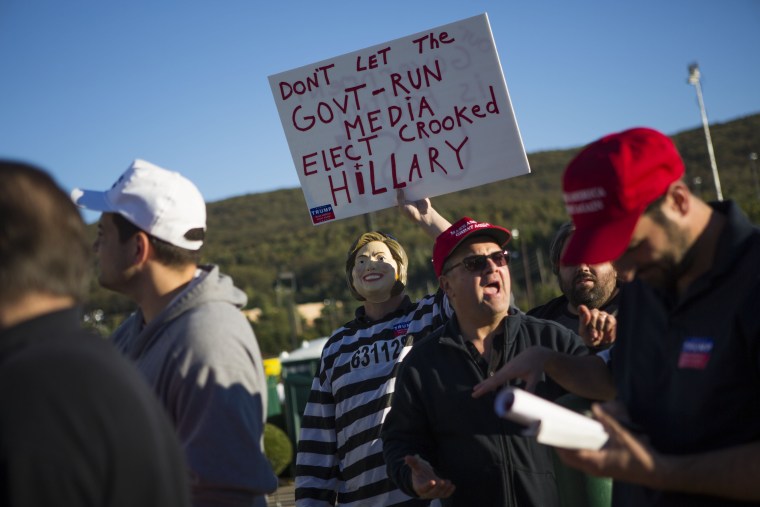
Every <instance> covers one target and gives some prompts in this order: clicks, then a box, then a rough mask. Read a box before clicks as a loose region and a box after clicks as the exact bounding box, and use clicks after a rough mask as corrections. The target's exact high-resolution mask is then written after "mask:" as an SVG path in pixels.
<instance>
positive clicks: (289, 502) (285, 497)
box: [267, 479, 296, 507]
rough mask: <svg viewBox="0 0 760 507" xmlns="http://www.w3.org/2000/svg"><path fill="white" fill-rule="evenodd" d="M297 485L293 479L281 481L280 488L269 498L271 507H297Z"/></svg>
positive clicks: (268, 503)
mask: <svg viewBox="0 0 760 507" xmlns="http://www.w3.org/2000/svg"><path fill="white" fill-rule="evenodd" d="M295 489H296V487H295V484H293V481H292V480H291V479H282V480H280V487H279V488H277V491H275V492H274V493H273V494H271V495H269V496H268V497H267V505H269V507H295V505H296V497H295Z"/></svg>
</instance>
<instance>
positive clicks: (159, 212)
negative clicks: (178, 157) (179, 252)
mask: <svg viewBox="0 0 760 507" xmlns="http://www.w3.org/2000/svg"><path fill="white" fill-rule="evenodd" d="M71 198H72V199H73V200H74V203H75V204H76V205H77V206H80V207H82V208H87V209H91V210H95V211H102V212H107V213H118V214H120V215H121V216H123V217H124V218H126V219H127V220H129V221H130V222H132V223H133V224H134V225H136V226H137V227H139V228H140V229H142V230H143V231H145V232H147V233H148V234H150V235H151V236H155V237H157V238H158V239H162V240H164V241H166V242H167V243H171V244H172V245H175V246H178V247H180V248H184V249H187V250H198V249H199V248H200V247H201V246H202V245H203V240H202V239H188V238H186V237H185V235H186V234H187V232H188V231H190V230H192V229H203V230H204V231H205V230H206V203H205V201H204V200H203V196H202V195H201V193H200V191H199V190H198V188H197V187H196V186H195V185H194V184H193V183H192V182H191V181H190V180H188V179H187V178H185V177H184V176H182V175H181V174H180V173H178V172H174V171H168V170H166V169H163V168H161V167H158V166H157V165H154V164H151V163H150V162H146V161H145V160H140V159H137V160H135V161H134V162H132V165H130V166H129V168H128V169H127V170H126V171H125V172H124V174H122V175H121V176H120V177H119V179H118V180H117V181H116V183H114V184H113V186H112V187H111V188H110V190H107V191H105V192H99V191H96V190H83V189H80V188H75V189H74V190H73V191H72V192H71Z"/></svg>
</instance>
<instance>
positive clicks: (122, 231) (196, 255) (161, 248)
mask: <svg viewBox="0 0 760 507" xmlns="http://www.w3.org/2000/svg"><path fill="white" fill-rule="evenodd" d="M113 222H114V224H115V225H116V230H117V231H118V234H119V241H120V242H122V243H124V242H125V241H127V240H128V239H129V238H131V237H132V236H134V235H135V234H137V233H138V232H145V231H143V230H142V229H140V228H139V227H137V226H136V225H135V224H133V223H132V222H130V221H129V220H127V219H126V218H124V217H123V216H122V215H119V214H118V213H113ZM200 231H201V232H203V230H202V229H200ZM196 232H197V230H196V229H191V230H190V231H188V233H187V234H185V237H187V238H188V239H203V238H202V237H201V238H193V237H190V236H191V235H196ZM145 234H146V235H147V236H148V240H149V241H150V243H151V245H153V250H154V251H155V253H156V259H157V260H158V261H159V262H160V263H161V264H163V265H165V266H174V267H182V266H187V265H188V264H198V263H199V262H200V258H201V254H200V248H199V249H198V250H188V249H186V248H180V247H178V246H175V245H172V244H171V243H168V242H166V241H164V240H162V239H158V238H157V237H155V236H152V235H150V234H148V233H147V232H145Z"/></svg>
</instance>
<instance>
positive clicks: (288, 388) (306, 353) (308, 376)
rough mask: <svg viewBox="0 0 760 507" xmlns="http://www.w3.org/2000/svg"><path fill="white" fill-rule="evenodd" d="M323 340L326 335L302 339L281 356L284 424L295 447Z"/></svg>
mask: <svg viewBox="0 0 760 507" xmlns="http://www.w3.org/2000/svg"><path fill="white" fill-rule="evenodd" d="M325 342H327V337H325V338H317V339H316V340H311V341H309V342H304V345H303V346H302V347H301V348H299V349H296V350H294V351H293V352H290V353H289V354H287V355H283V356H281V357H280V363H281V364H282V383H283V387H284V388H285V405H284V407H283V411H284V413H285V425H286V426H287V428H288V436H290V440H291V441H292V442H293V446H294V447H295V446H297V445H298V435H299V433H300V432H301V418H302V417H303V411H304V409H305V408H306V402H307V401H308V400H309V392H310V391H311V383H312V380H313V379H314V375H315V374H316V373H317V370H318V369H319V360H320V357H321V355H322V347H324V345H325Z"/></svg>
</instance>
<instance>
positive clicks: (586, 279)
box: [575, 276, 596, 286]
mask: <svg viewBox="0 0 760 507" xmlns="http://www.w3.org/2000/svg"><path fill="white" fill-rule="evenodd" d="M595 283H596V279H595V278H594V277H592V276H579V277H577V278H576V279H575V285H583V286H592V285H594V284H595Z"/></svg>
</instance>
